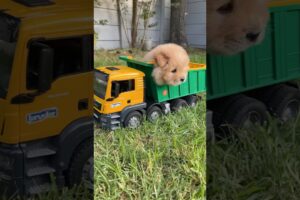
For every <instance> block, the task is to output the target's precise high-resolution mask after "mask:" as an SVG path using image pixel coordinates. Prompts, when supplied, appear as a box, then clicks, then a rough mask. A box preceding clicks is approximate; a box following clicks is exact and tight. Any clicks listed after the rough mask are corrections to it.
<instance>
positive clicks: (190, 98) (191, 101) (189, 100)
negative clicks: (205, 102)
mask: <svg viewBox="0 0 300 200" xmlns="http://www.w3.org/2000/svg"><path fill="white" fill-rule="evenodd" d="M185 100H186V102H187V104H188V105H189V106H191V107H195V106H196V104H197V101H198V97H197V96H195V95H191V96H187V97H186V99H185Z"/></svg>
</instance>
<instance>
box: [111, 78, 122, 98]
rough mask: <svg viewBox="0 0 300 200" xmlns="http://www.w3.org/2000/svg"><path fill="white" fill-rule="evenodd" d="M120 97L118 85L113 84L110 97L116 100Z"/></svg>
mask: <svg viewBox="0 0 300 200" xmlns="http://www.w3.org/2000/svg"><path fill="white" fill-rule="evenodd" d="M119 95H120V83H118V82H113V85H112V91H111V96H112V97H113V98H117V97H118V96H119Z"/></svg>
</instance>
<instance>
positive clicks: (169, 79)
mask: <svg viewBox="0 0 300 200" xmlns="http://www.w3.org/2000/svg"><path fill="white" fill-rule="evenodd" d="M144 60H145V61H154V69H153V72H152V76H153V78H154V81H155V82H156V84H157V85H173V86H176V85H180V84H181V83H183V82H184V81H185V80H186V78H187V73H188V70H189V62H190V59H189V56H188V54H187V52H186V51H185V50H184V48H182V47H181V46H179V45H177V44H172V43H170V44H162V45H158V46H157V47H156V48H154V49H153V50H151V51H150V52H149V53H147V54H146V55H145V57H144Z"/></svg>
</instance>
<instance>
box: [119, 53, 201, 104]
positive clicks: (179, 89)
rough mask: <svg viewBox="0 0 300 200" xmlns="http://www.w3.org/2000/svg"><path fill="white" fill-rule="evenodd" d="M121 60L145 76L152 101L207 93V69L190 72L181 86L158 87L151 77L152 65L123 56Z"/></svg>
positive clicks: (148, 94) (148, 93)
mask: <svg viewBox="0 0 300 200" xmlns="http://www.w3.org/2000/svg"><path fill="white" fill-rule="evenodd" d="M120 59H121V60H124V61H126V62H127V66H129V67H132V68H134V69H137V70H140V71H142V72H143V73H144V74H145V81H146V96H147V98H148V99H151V100H153V101H155V102H164V101H167V100H171V99H176V98H179V97H184V96H187V95H191V94H198V93H201V92H205V91H206V87H205V85H206V84H205V82H206V80H205V77H206V72H205V71H206V70H205V69H199V70H190V71H189V74H188V79H187V80H186V82H184V83H183V84H181V85H179V86H168V85H163V86H158V85H156V84H155V82H154V81H153V78H152V76H151V73H152V70H153V65H152V64H148V63H144V62H139V61H136V60H132V59H128V58H127V57H123V56H121V57H120Z"/></svg>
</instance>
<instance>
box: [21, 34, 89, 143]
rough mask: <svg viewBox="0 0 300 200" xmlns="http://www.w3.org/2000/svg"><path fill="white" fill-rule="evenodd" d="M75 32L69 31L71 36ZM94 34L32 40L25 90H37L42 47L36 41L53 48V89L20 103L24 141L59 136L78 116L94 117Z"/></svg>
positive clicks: (32, 91)
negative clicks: (38, 47) (39, 58)
mask: <svg viewBox="0 0 300 200" xmlns="http://www.w3.org/2000/svg"><path fill="white" fill-rule="evenodd" d="M71 34H73V33H70V35H71ZM92 38H93V37H92V36H90V35H86V36H78V37H76V36H72V37H70V38H68V37H67V38H62V37H59V38H58V39H56V38H51V39H46V40H41V41H33V42H32V44H30V45H29V53H28V62H27V63H28V64H27V75H26V84H25V86H26V90H27V92H30V93H32V94H34V93H36V90H37V86H38V84H39V83H38V82H39V81H40V80H39V73H40V72H39V63H38V61H37V60H38V57H39V50H37V49H35V48H34V44H36V42H38V43H41V45H46V46H47V47H49V48H51V49H52V50H53V51H54V58H53V73H52V74H49V76H51V78H52V84H51V88H50V89H49V90H48V91H46V92H44V93H41V94H37V95H36V96H35V97H34V100H33V101H32V102H31V103H26V104H21V106H20V111H21V130H22V135H21V140H23V141H28V140H34V139H40V138H47V137H50V136H54V135H58V134H60V133H61V132H62V130H63V129H64V128H65V127H66V126H68V125H69V124H71V123H72V122H74V121H76V120H77V119H80V118H83V117H87V116H92V102H93V72H92V69H93V66H92V63H91V61H92V59H91V56H93V53H92V52H93V51H92V44H93V43H92Z"/></svg>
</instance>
